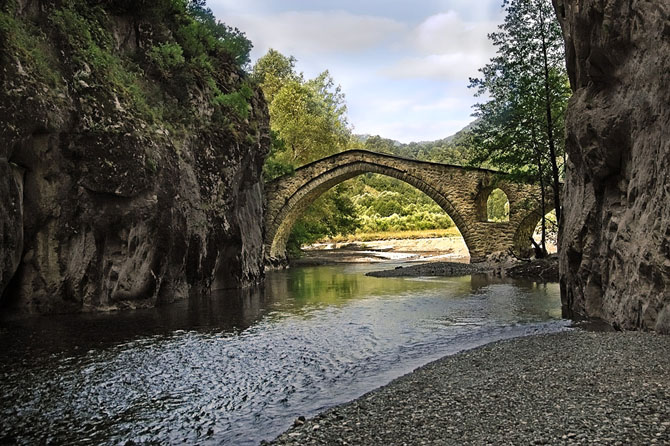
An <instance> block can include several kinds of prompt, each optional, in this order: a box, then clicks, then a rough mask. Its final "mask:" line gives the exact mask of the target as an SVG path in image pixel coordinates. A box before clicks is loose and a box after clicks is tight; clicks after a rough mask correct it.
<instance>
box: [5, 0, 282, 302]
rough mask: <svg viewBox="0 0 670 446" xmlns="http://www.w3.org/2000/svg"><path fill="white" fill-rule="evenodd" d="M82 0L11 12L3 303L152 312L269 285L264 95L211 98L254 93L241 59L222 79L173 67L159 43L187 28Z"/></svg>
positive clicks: (29, 4) (220, 72)
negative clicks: (155, 52)
mask: <svg viewBox="0 0 670 446" xmlns="http://www.w3.org/2000/svg"><path fill="white" fill-rule="evenodd" d="M75 3H77V5H78V6H76V7H68V5H70V3H66V4H61V2H38V1H34V0H21V1H18V2H9V4H8V5H6V6H3V7H2V8H3V9H1V10H0V116H1V117H2V119H1V120H0V141H1V144H0V230H1V231H2V232H1V233H0V240H1V241H2V246H1V247H0V249H1V251H0V294H1V295H2V304H3V306H4V307H12V308H16V309H18V310H22V311H29V312H67V311H82V310H100V309H113V308H127V307H140V306H152V305H156V304H159V303H164V302H170V301H174V300H177V299H183V298H186V297H188V296H189V295H190V294H192V293H200V292H208V291H210V290H212V289H217V288H233V287H240V286H245V285H249V284H252V283H255V282H257V281H259V280H260V279H261V278H262V275H263V252H262V249H263V248H262V227H261V222H262V221H263V189H262V182H261V167H262V163H263V160H264V157H265V154H266V153H267V150H268V147H269V118H268V112H267V106H266V104H265V101H264V99H263V97H262V93H261V92H260V90H258V89H252V90H251V94H250V97H249V98H248V99H246V100H247V105H248V113H247V114H246V116H245V115H244V114H235V113H233V110H231V109H230V108H226V106H225V105H221V104H219V103H216V101H214V100H213V99H214V97H215V95H217V94H220V92H236V91H239V90H240V89H241V88H243V87H244V86H246V85H248V83H247V81H246V75H245V74H244V73H243V72H242V71H241V70H240V69H239V68H238V66H237V65H236V64H235V62H234V60H233V58H232V57H231V56H228V55H227V54H216V55H213V56H212V58H211V61H210V62H209V63H212V64H214V68H215V72H214V75H213V78H212V81H211V82H209V81H207V82H205V80H203V79H200V78H198V76H199V73H198V72H196V71H193V72H191V71H189V69H188V68H186V67H182V68H177V69H174V70H173V71H172V72H170V73H164V72H162V71H160V70H159V69H158V68H157V65H156V63H153V64H152V63H151V60H152V59H151V57H156V56H151V53H150V50H151V49H152V48H156V47H159V45H161V44H163V43H165V44H172V43H173V42H174V40H173V39H174V37H173V36H175V35H177V34H178V33H177V31H178V29H177V28H175V27H177V26H179V23H180V22H179V19H176V20H173V18H171V17H170V16H167V17H166V18H165V19H164V20H162V21H156V20H153V21H152V20H151V19H150V15H149V13H150V12H151V11H150V10H147V8H149V7H150V5H148V4H147V5H148V6H147V5H145V4H144V3H142V5H144V6H141V5H140V6H137V7H136V6H133V5H134V3H133V2H125V3H124V2H97V3H96V4H95V5H93V4H92V3H90V2H83V1H82V2H75ZM150 3H151V2H150ZM142 8H145V10H142ZM89 40H90V42H89ZM95 48H99V50H95ZM82 55H84V56H85V57H82ZM166 57H167V56H166ZM170 63H174V64H179V63H180V62H179V60H176V61H173V62H170ZM128 67H131V68H128ZM132 67H136V68H132ZM137 73H140V74H137ZM194 73H195V74H194ZM217 91H219V92H218V93H217Z"/></svg>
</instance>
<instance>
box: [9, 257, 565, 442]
mask: <svg viewBox="0 0 670 446" xmlns="http://www.w3.org/2000/svg"><path fill="white" fill-rule="evenodd" d="M371 268H378V266H375V267H371V266H367V265H366V266H363V265H359V266H335V267H310V268H298V269H292V270H287V271H280V272H273V273H270V274H269V275H268V278H267V280H266V283H265V285H264V286H263V287H262V288H258V289H254V290H246V291H244V292H230V291H226V292H220V293H217V294H215V295H214V296H213V297H212V298H209V299H206V300H198V301H191V302H184V303H179V304H175V305H171V306H167V307H163V308H159V309H152V310H138V311H134V312H126V313H114V314H106V315H84V316H82V315H78V316H59V317H50V318H45V317H41V318H32V319H22V320H12V319H6V320H4V321H2V322H0V444H3V443H6V442H9V443H15V442H16V443H21V444H39V443H41V444H44V443H46V444H91V445H93V444H96V445H97V444H109V445H112V444H114V445H118V444H133V442H134V443H135V444H152V443H153V444H230V445H246V444H248V445H255V444H258V443H259V442H260V441H261V440H263V439H272V438H274V437H275V436H276V435H277V434H279V433H280V432H281V431H283V430H284V429H286V428H288V427H289V426H290V424H291V422H292V420H293V419H294V418H296V417H297V416H298V415H305V416H310V415H314V414H315V413H317V412H318V411H320V410H321V409H323V408H326V407H330V406H332V405H335V404H338V403H342V402H345V401H348V400H351V399H353V398H355V397H357V396H360V395H362V394H363V393H365V392H367V391H370V390H372V389H374V388H376V387H379V386H381V385H383V384H386V383H388V382H389V381H390V380H391V379H393V378H395V377H398V376H400V375H402V374H404V373H407V372H409V371H411V370H412V369H414V368H416V367H417V366H420V365H423V364H425V363H427V362H429V361H431V360H433V359H436V358H439V357H441V356H443V355H445V354H449V353H454V352H457V351H460V350H463V349H466V348H471V347H474V346H477V345H481V344H484V343H487V342H491V341H493V340H498V339H504V338H510V337H514V336H521V335H525V334H532V333H542V332H551V331H557V330H561V329H564V328H565V327H566V321H563V320H561V319H560V298H559V288H558V285H557V284H541V285H538V284H533V283H530V282H519V281H516V282H512V281H502V280H500V279H489V278H486V277H485V276H472V277H470V276H467V277H460V278H414V279H412V278H407V279H403V278H397V279H396V278H392V279H378V278H372V277H365V276H364V272H365V271H366V270H369V269H371ZM129 440H132V442H129Z"/></svg>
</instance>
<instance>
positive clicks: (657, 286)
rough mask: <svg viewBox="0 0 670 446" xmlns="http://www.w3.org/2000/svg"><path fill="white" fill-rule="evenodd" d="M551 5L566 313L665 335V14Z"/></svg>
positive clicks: (668, 109)
mask: <svg viewBox="0 0 670 446" xmlns="http://www.w3.org/2000/svg"><path fill="white" fill-rule="evenodd" d="M554 5H555V7H556V12H557V14H558V17H559V20H560V22H561V24H562V27H563V33H564V36H565V42H566V49H567V66H568V71H569V75H570V83H571V85H572V89H573V91H574V96H573V97H572V99H571V100H570V104H569V108H568V114H567V118H566V127H567V146H566V147H567V153H568V165H567V174H566V185H565V199H564V207H565V209H564V212H563V222H562V236H561V240H560V249H559V252H560V269H561V285H562V298H563V304H564V307H565V309H566V312H567V314H568V315H574V314H577V315H584V316H592V317H599V318H602V319H604V320H606V321H608V322H610V323H612V324H613V325H615V326H617V327H620V328H623V329H645V330H658V331H659V332H664V333H670V198H669V197H670V87H669V85H670V77H669V75H668V73H670V3H669V2H667V1H665V0H652V1H633V2H630V1H624V0H583V1H567V0H554Z"/></svg>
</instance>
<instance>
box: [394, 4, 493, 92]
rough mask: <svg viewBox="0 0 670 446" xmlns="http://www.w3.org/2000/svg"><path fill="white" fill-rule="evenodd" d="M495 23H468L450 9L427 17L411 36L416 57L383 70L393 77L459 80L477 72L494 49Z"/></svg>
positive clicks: (465, 80) (411, 45) (466, 79)
mask: <svg viewBox="0 0 670 446" xmlns="http://www.w3.org/2000/svg"><path fill="white" fill-rule="evenodd" d="M496 26H497V25H496V23H494V22H490V21H489V22H468V21H465V20H463V19H462V18H461V17H460V16H459V15H458V14H457V13H455V12H453V11H450V12H446V13H441V14H436V15H433V16H430V17H428V18H427V19H426V20H424V21H423V22H422V23H421V24H420V25H418V26H417V27H416V28H415V29H413V30H412V31H411V32H410V33H409V35H408V46H409V47H410V48H412V49H413V51H414V56H412V57H406V58H404V59H403V60H400V61H398V62H396V63H395V64H393V65H391V66H390V67H389V68H387V69H385V70H382V74H385V75H387V76H389V77H391V78H400V79H406V78H422V79H437V80H444V81H460V82H462V83H463V84H467V81H468V78H469V77H473V76H476V75H477V70H478V69H479V68H481V67H482V66H484V65H485V64H486V63H487V62H488V61H489V60H490V59H491V57H492V56H494V55H495V49H494V47H493V45H492V44H491V43H490V41H489V40H488V37H487V36H488V34H489V33H490V32H492V31H494V30H495V29H496Z"/></svg>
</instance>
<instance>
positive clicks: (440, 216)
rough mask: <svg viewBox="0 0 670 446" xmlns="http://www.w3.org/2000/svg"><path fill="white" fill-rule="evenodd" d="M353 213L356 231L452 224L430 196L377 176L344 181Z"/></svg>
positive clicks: (380, 230)
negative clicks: (352, 205)
mask: <svg viewBox="0 0 670 446" xmlns="http://www.w3.org/2000/svg"><path fill="white" fill-rule="evenodd" d="M347 184H348V185H350V186H349V187H350V191H351V193H352V200H353V202H354V204H355V205H356V214H357V215H359V216H360V228H359V230H358V231H357V232H383V231H415V230H425V229H448V228H450V227H452V226H454V223H453V221H452V220H451V218H449V216H448V215H447V214H446V212H444V210H443V209H442V208H440V206H439V205H438V204H437V203H435V201H433V200H432V199H431V198H430V197H428V196H427V195H426V194H424V193H423V192H421V191H419V190H418V189H416V188H415V187H413V186H410V185H409V184H407V183H405V182H403V181H400V180H398V179H395V178H391V177H387V176H384V175H379V174H365V175H361V176H359V177H356V178H353V179H351V180H349V181H348V182H347Z"/></svg>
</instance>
